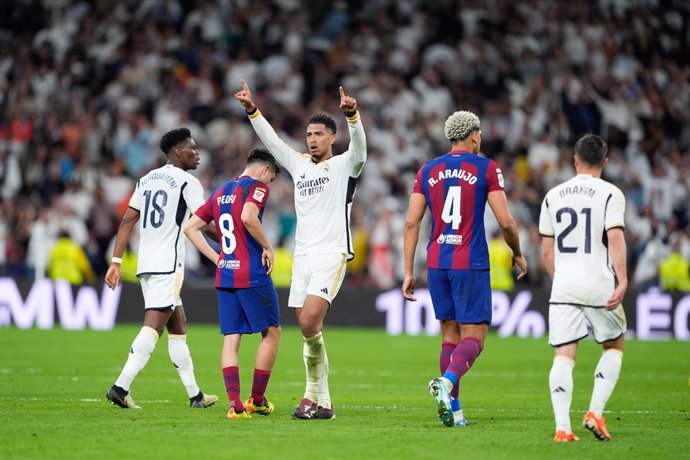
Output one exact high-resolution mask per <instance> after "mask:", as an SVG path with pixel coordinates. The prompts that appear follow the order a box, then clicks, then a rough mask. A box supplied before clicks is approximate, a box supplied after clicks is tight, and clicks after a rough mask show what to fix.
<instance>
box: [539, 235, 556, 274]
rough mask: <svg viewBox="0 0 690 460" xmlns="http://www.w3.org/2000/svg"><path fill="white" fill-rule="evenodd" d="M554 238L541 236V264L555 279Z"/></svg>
mask: <svg viewBox="0 0 690 460" xmlns="http://www.w3.org/2000/svg"><path fill="white" fill-rule="evenodd" d="M553 240H554V238H553V237H552V236H542V238H541V264H542V266H543V267H544V270H545V271H546V273H547V274H548V275H549V279H550V280H551V281H553V273H554V270H555V269H554V262H553Z"/></svg>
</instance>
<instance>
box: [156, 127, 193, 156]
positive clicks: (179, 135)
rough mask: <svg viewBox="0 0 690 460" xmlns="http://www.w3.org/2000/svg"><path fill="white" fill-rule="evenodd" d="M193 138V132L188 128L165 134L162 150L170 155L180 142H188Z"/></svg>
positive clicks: (162, 138) (161, 144)
mask: <svg viewBox="0 0 690 460" xmlns="http://www.w3.org/2000/svg"><path fill="white" fill-rule="evenodd" d="M190 137H192V133H191V131H189V129H188V128H176V129H173V130H171V131H168V132H167V133H165V134H163V137H161V143H160V148H161V150H162V151H163V153H165V154H166V155H167V154H169V153H170V150H172V148H173V147H175V146H176V145H177V144H179V143H180V142H183V141H186V140H187V139H189V138H190Z"/></svg>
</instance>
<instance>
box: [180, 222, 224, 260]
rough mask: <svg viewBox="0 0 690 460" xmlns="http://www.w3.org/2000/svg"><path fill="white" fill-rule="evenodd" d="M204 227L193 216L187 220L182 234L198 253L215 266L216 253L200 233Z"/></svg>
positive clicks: (203, 223) (204, 223)
mask: <svg viewBox="0 0 690 460" xmlns="http://www.w3.org/2000/svg"><path fill="white" fill-rule="evenodd" d="M206 225H207V224H206V222H204V221H203V219H201V218H199V216H197V215H193V216H192V217H190V218H189V221H187V225H185V227H184V234H185V235H187V238H188V239H189V241H191V242H192V244H193V245H194V246H195V247H196V248H197V249H198V250H199V252H201V253H202V254H203V255H204V256H206V258H207V259H208V260H210V261H211V262H213V264H214V265H215V264H217V263H218V257H219V256H218V253H217V252H216V251H214V250H213V248H212V247H211V246H210V245H209V244H208V241H206V239H205V238H204V235H202V233H201V230H202V229H203V228H204V227H206Z"/></svg>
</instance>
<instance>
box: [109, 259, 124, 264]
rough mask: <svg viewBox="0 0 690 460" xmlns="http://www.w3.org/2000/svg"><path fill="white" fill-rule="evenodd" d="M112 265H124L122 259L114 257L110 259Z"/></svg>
mask: <svg viewBox="0 0 690 460" xmlns="http://www.w3.org/2000/svg"><path fill="white" fill-rule="evenodd" d="M110 263H112V264H118V265H122V257H113V258H112V259H110Z"/></svg>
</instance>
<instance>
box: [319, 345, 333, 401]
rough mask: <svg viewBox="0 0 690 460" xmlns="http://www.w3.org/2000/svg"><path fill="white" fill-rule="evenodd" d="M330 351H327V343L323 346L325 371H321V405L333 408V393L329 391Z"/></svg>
mask: <svg viewBox="0 0 690 460" xmlns="http://www.w3.org/2000/svg"><path fill="white" fill-rule="evenodd" d="M328 371H329V369H328V353H327V352H326V344H325V343H324V347H323V372H321V381H320V382H319V400H318V401H317V402H318V404H319V406H321V407H324V408H326V409H330V408H331V393H330V391H328Z"/></svg>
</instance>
